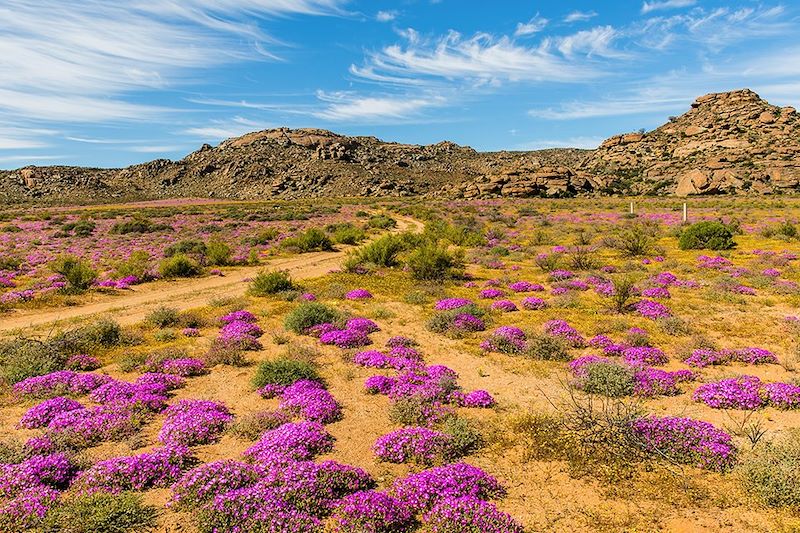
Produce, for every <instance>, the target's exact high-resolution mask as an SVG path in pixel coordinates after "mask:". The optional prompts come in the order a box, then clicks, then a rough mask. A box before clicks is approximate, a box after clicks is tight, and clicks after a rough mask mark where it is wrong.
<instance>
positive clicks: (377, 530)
mask: <svg viewBox="0 0 800 533" xmlns="http://www.w3.org/2000/svg"><path fill="white" fill-rule="evenodd" d="M332 517H333V530H334V531H335V532H336V533H403V532H406V531H409V530H410V528H411V526H412V524H413V522H414V516H413V514H412V512H411V511H410V510H409V509H408V508H407V507H406V506H404V505H402V504H401V503H400V502H399V501H398V500H396V499H394V498H392V497H391V496H389V495H388V494H386V493H383V492H377V491H372V490H370V491H361V492H356V493H354V494H351V495H350V496H346V497H345V498H343V499H342V500H340V501H339V502H338V503H337V504H336V507H335V508H334V510H333V515H332Z"/></svg>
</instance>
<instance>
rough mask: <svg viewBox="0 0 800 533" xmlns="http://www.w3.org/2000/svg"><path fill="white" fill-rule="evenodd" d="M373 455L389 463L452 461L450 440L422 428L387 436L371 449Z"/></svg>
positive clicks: (408, 429) (452, 443) (431, 430)
mask: <svg viewBox="0 0 800 533" xmlns="http://www.w3.org/2000/svg"><path fill="white" fill-rule="evenodd" d="M372 451H373V452H374V453H375V456H376V457H377V458H378V459H379V460H381V461H386V462H389V463H408V462H412V463H417V464H422V465H431V464H434V463H441V462H446V461H448V460H451V459H453V458H455V456H456V449H455V446H454V442H453V437H452V436H450V435H448V434H447V433H442V432H440V431H435V430H433V429H428V428H423V427H407V428H402V429H398V430H396V431H393V432H391V433H387V434H386V435H383V436H381V437H378V440H377V441H375V444H374V445H373V447H372Z"/></svg>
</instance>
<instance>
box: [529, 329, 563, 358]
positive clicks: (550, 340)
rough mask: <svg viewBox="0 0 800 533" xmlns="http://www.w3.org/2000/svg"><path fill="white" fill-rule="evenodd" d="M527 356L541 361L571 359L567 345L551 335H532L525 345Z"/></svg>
mask: <svg viewBox="0 0 800 533" xmlns="http://www.w3.org/2000/svg"><path fill="white" fill-rule="evenodd" d="M525 356H527V357H530V358H532V359H539V360H540V361H569V360H570V359H572V357H571V356H570V354H569V351H568V349H567V345H566V344H565V343H564V341H563V340H561V339H559V338H557V337H553V336H551V335H532V336H531V337H530V338H529V339H528V342H527V343H526V346H525Z"/></svg>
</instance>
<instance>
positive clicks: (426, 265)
mask: <svg viewBox="0 0 800 533" xmlns="http://www.w3.org/2000/svg"><path fill="white" fill-rule="evenodd" d="M408 267H409V269H410V270H411V276H412V277H413V278H414V279H417V280H422V281H444V280H447V279H452V278H456V277H459V276H461V275H462V274H463V268H464V254H463V252H461V251H460V250H459V251H457V252H455V253H453V252H450V251H449V250H448V249H447V247H446V246H441V245H438V244H426V245H423V246H422V247H420V248H417V249H416V250H415V251H414V252H412V253H411V255H410V256H409V257H408Z"/></svg>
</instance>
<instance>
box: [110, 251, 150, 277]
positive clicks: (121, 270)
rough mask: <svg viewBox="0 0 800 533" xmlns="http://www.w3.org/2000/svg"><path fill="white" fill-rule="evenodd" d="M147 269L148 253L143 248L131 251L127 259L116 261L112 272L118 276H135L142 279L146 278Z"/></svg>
mask: <svg viewBox="0 0 800 533" xmlns="http://www.w3.org/2000/svg"><path fill="white" fill-rule="evenodd" d="M149 269H150V254H149V253H147V252H145V251H144V250H136V251H134V252H133V253H131V255H130V256H129V257H128V259H125V260H124V261H120V262H119V263H117V265H116V268H115V269H114V274H115V276H116V277H118V278H126V277H128V276H136V277H137V278H138V279H140V280H143V279H147V277H148V270H149Z"/></svg>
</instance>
